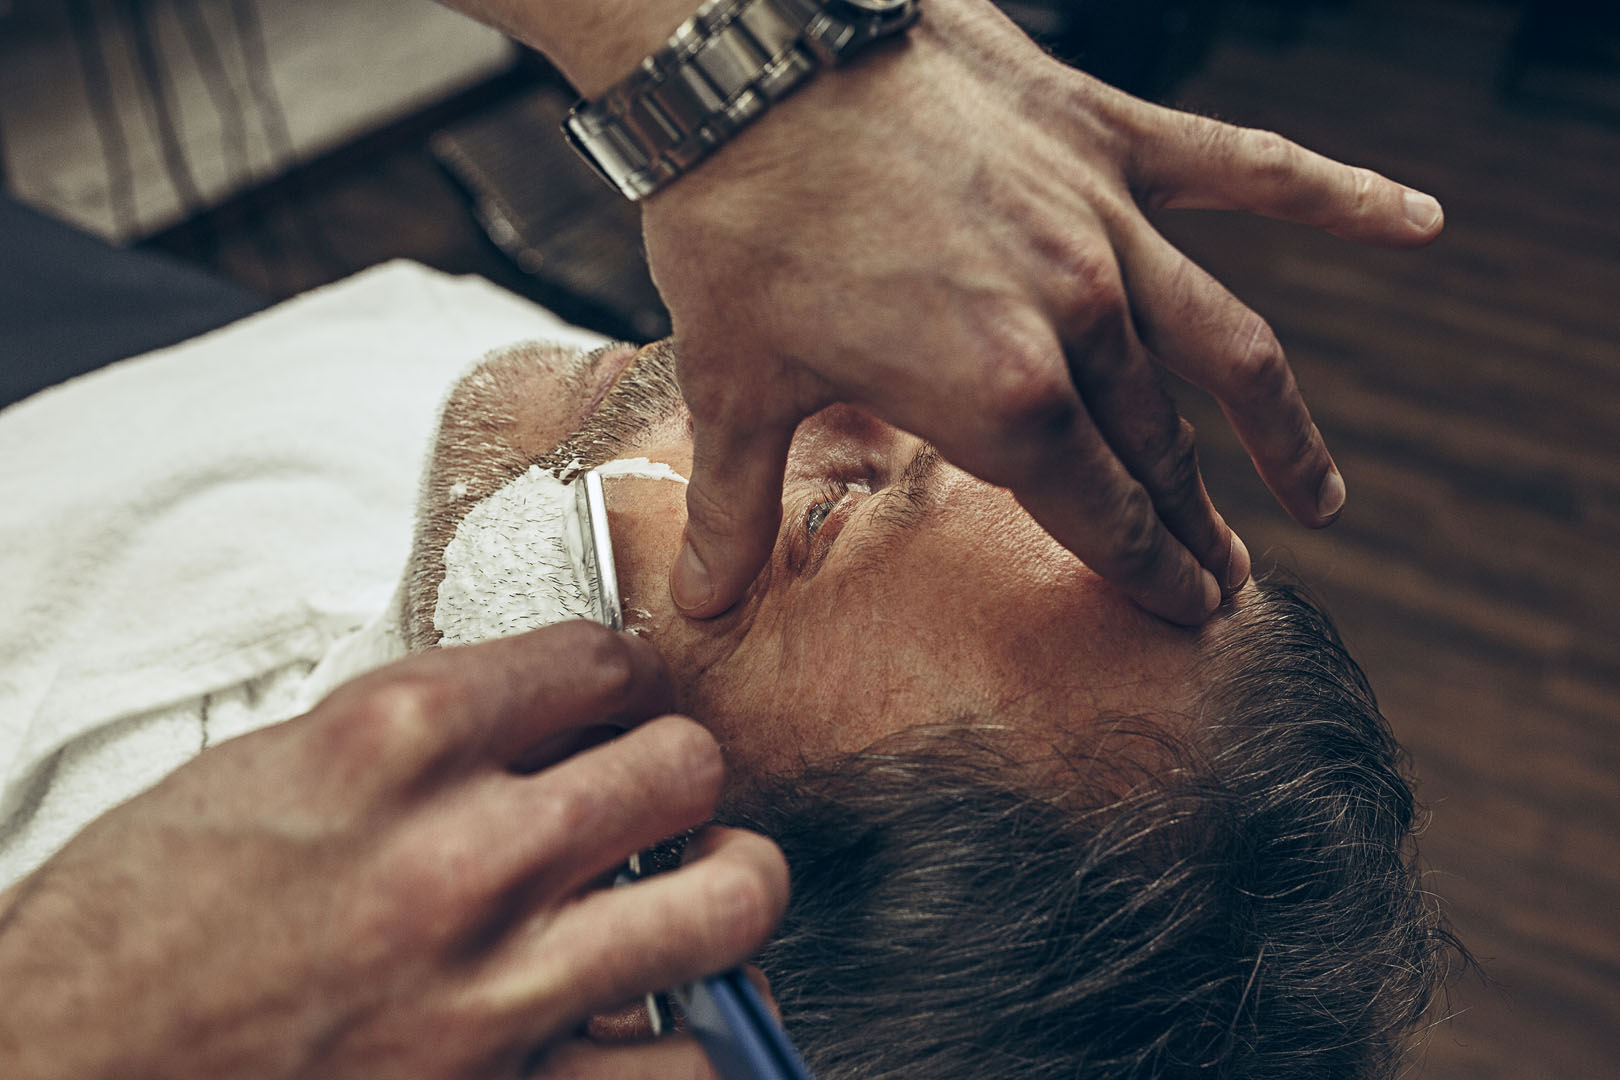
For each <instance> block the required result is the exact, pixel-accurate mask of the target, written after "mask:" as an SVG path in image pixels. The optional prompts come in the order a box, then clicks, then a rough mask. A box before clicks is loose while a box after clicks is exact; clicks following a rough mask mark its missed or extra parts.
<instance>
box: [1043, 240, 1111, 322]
mask: <svg viewBox="0 0 1620 1080" xmlns="http://www.w3.org/2000/svg"><path fill="white" fill-rule="evenodd" d="M1055 264H1056V265H1055V267H1054V269H1053V272H1052V278H1051V281H1050V283H1049V287H1050V288H1051V289H1052V290H1053V293H1054V295H1055V298H1056V301H1057V304H1058V306H1059V308H1060V310H1062V311H1065V312H1071V313H1079V312H1083V313H1085V314H1086V315H1087V316H1089V317H1090V318H1092V319H1093V320H1097V321H1106V320H1110V319H1113V318H1115V317H1117V316H1119V315H1121V314H1123V313H1124V312H1125V310H1126V303H1127V301H1126V296H1125V285H1124V282H1123V281H1122V280H1121V278H1120V275H1119V270H1118V267H1117V265H1116V264H1115V262H1114V258H1113V253H1112V252H1111V251H1110V250H1108V249H1107V248H1106V247H1105V246H1102V245H1100V244H1098V243H1096V242H1089V243H1086V242H1076V243H1070V244H1065V245H1063V246H1062V247H1061V248H1060V249H1059V252H1058V255H1057V258H1056V260H1055Z"/></svg>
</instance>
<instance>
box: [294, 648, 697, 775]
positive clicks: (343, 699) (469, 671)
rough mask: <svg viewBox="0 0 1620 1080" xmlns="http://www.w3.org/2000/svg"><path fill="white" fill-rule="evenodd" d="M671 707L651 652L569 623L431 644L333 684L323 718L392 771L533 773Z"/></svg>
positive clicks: (669, 685) (666, 678) (662, 670)
mask: <svg viewBox="0 0 1620 1080" xmlns="http://www.w3.org/2000/svg"><path fill="white" fill-rule="evenodd" d="M674 707H675V689H674V682H673V680H672V679H671V678H670V675H669V671H668V669H667V668H666V667H665V665H664V661H663V659H662V658H661V657H660V656H659V655H658V652H657V650H656V649H654V648H653V647H652V646H651V645H649V644H647V643H646V642H645V641H642V640H640V639H639V638H637V637H636V636H635V635H633V634H622V633H615V632H614V631H612V630H609V629H607V628H606V627H604V626H599V625H597V624H595V623H590V622H567V623H558V624H555V625H553V626H547V627H542V628H541V629H539V630H533V631H530V632H528V633H524V634H516V635H513V636H511V637H505V638H498V639H496V640H493V641H486V642H482V643H480V644H477V645H463V646H455V647H452V648H444V649H433V650H431V651H429V652H425V653H421V654H418V655H416V656H413V657H410V658H408V659H406V660H402V661H400V662H399V663H396V664H391V665H389V666H388V667H385V668H381V669H379V670H377V671H374V672H371V673H370V674H368V675H364V676H362V677H360V678H359V679H356V680H354V681H353V682H351V683H348V684H346V685H344V686H342V687H339V688H338V689H337V690H335V691H333V693H332V694H331V696H330V697H328V698H327V699H326V701H324V702H322V703H321V705H319V706H318V707H317V708H316V710H315V713H313V714H311V715H312V717H315V716H321V717H324V718H325V720H326V722H327V723H328V724H329V725H330V728H331V731H332V736H333V740H335V741H336V742H337V743H338V744H339V745H338V746H334V747H331V749H333V750H341V746H342V744H343V743H345V742H359V743H360V744H361V750H362V751H363V752H364V754H365V756H367V757H368V758H370V759H371V760H373V761H374V762H375V763H376V764H377V765H378V767H379V768H381V769H384V770H385V771H386V769H387V768H388V767H389V766H392V767H393V768H394V771H395V773H396V775H398V774H399V773H404V774H407V775H410V774H416V773H420V772H421V771H423V770H426V769H429V768H431V767H434V766H435V765H438V764H441V763H443V762H445V761H446V760H462V761H480V762H484V763H487V764H493V765H496V766H498V767H502V768H521V769H524V770H532V769H537V768H541V767H544V766H545V765H547V764H550V763H551V762H553V761H556V760H559V759H561V758H562V757H566V756H568V754H569V753H570V752H571V751H572V750H573V749H577V748H579V747H580V746H582V745H584V744H585V743H587V742H588V741H589V736H590V733H591V732H592V730H593V729H594V730H597V731H602V730H609V731H611V730H623V729H626V728H629V727H633V726H635V725H636V724H639V723H641V722H642V721H644V720H648V719H651V718H653V717H655V716H660V715H663V714H664V713H667V712H670V711H672V710H673V709H674Z"/></svg>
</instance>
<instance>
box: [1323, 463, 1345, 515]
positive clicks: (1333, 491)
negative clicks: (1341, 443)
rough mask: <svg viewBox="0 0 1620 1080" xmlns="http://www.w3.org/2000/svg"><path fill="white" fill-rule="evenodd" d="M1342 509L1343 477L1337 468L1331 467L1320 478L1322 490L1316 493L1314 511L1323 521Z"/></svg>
mask: <svg viewBox="0 0 1620 1080" xmlns="http://www.w3.org/2000/svg"><path fill="white" fill-rule="evenodd" d="M1342 509H1344V477H1342V476H1340V475H1339V470H1337V469H1331V470H1329V471H1328V474H1327V476H1326V477H1324V478H1323V479H1322V490H1321V491H1319V492H1317V493H1316V512H1317V513H1318V514H1319V515H1321V517H1322V519H1323V520H1324V521H1326V520H1331V519H1332V517H1333V515H1335V514H1337V513H1338V512H1339V511H1340V510H1342Z"/></svg>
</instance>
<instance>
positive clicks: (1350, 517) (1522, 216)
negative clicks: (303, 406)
mask: <svg viewBox="0 0 1620 1080" xmlns="http://www.w3.org/2000/svg"><path fill="white" fill-rule="evenodd" d="M1004 6H1005V7H1006V8H1007V9H1008V10H1009V12H1010V13H1011V14H1012V15H1013V16H1014V17H1015V18H1017V19H1018V20H1019V21H1020V22H1021V23H1022V24H1023V25H1025V26H1026V28H1028V29H1029V30H1030V31H1031V32H1032V33H1034V34H1036V35H1037V36H1038V37H1039V38H1040V39H1041V40H1042V41H1043V42H1045V43H1046V44H1047V46H1048V47H1049V48H1051V49H1052V50H1053V51H1054V52H1055V53H1057V54H1058V55H1060V56H1063V57H1064V58H1066V59H1068V60H1071V61H1072V62H1074V63H1076V64H1078V65H1080V66H1082V67H1085V68H1087V69H1088V70H1090V71H1092V72H1094V73H1096V74H1098V75H1100V76H1102V77H1104V78H1107V79H1109V80H1110V81H1113V82H1115V83H1116V84H1118V85H1120V86H1123V87H1125V88H1126V89H1129V90H1131V91H1132V92H1134V93H1137V94H1140V95H1143V96H1145V97H1148V98H1151V99H1154V100H1159V101H1163V102H1166V103H1169V104H1175V105H1178V106H1181V107H1184V108H1190V109H1194V110H1197V111H1199V112H1203V113H1206V114H1209V115H1214V116H1217V117H1220V118H1222V119H1225V120H1230V121H1232V122H1234V123H1240V124H1245V125H1250V126H1258V127H1265V128H1271V129H1274V130H1277V131H1279V132H1282V133H1283V134H1285V135H1287V136H1289V137H1290V138H1293V139H1295V140H1297V141H1299V142H1302V143H1304V144H1305V145H1307V146H1309V147H1311V148H1313V149H1316V150H1318V151H1321V152H1323V153H1325V154H1328V155H1331V156H1333V157H1336V158H1339V159H1342V160H1346V161H1350V162H1354V163H1357V164H1361V165H1367V166H1370V167H1372V168H1375V169H1378V170H1379V171H1381V172H1384V173H1385V174H1387V175H1389V176H1392V177H1394V178H1396V179H1399V180H1401V181H1403V182H1405V183H1408V184H1411V185H1413V186H1415V187H1418V188H1421V189H1423V190H1425V191H1429V192H1432V193H1433V194H1435V195H1436V196H1438V197H1439V198H1440V199H1441V201H1442V202H1443V203H1444V204H1445V206H1446V211H1447V222H1448V224H1447V228H1446V232H1445V234H1444V236H1443V237H1442V238H1441V240H1440V241H1439V242H1438V243H1437V244H1436V245H1435V246H1434V247H1433V248H1431V249H1429V250H1427V251H1424V252H1421V253H1416V254H1413V253H1404V254H1403V253H1391V252H1383V251H1371V250H1364V249H1360V248H1356V247H1354V246H1352V245H1350V244H1347V243H1344V242H1342V241H1338V240H1336V239H1334V238H1332V237H1329V236H1324V235H1320V234H1317V233H1314V232H1312V231H1311V230H1308V229H1303V228H1299V227H1295V226H1287V225H1281V224H1277V223H1273V222H1265V221H1256V220H1252V219H1247V218H1241V217H1238V216H1236V215H1229V214H1217V213H1197V212H1182V213H1176V214H1165V215H1163V216H1162V219H1161V221H1160V224H1161V226H1162V228H1163V229H1164V231H1165V232H1166V234H1167V235H1168V236H1169V237H1170V238H1171V239H1172V240H1173V241H1174V242H1175V243H1176V244H1178V245H1179V246H1180V247H1181V248H1182V249H1183V250H1184V251H1186V252H1187V253H1188V254H1189V255H1190V256H1191V257H1193V258H1194V259H1195V260H1196V261H1198V262H1199V263H1201V264H1202V265H1203V266H1204V267H1206V268H1207V269H1209V270H1210V271H1211V272H1213V273H1214V274H1215V275H1216V276H1217V277H1219V278H1220V279H1221V280H1223V281H1224V282H1225V283H1226V284H1227V285H1228V286H1229V287H1230V288H1232V289H1233V291H1234V292H1236V293H1237V295H1238V296H1239V297H1241V298H1242V299H1244V300H1245V301H1246V302H1248V303H1249V304H1250V305H1251V306H1253V307H1255V308H1256V309H1257V310H1258V311H1260V312H1261V313H1262V314H1263V315H1265V316H1266V317H1267V318H1269V319H1270V320H1271V321H1272V323H1273V325H1274V327H1275V328H1276V330H1277V332H1278V335H1279V337H1280V338H1281V340H1282V341H1283V343H1284V345H1285V346H1286V347H1287V348H1288V349H1289V352H1290V356H1291V358H1292V360H1293V362H1294V365H1295V368H1296V371H1297V372H1298V375H1299V379H1300V382H1301V384H1302V386H1303V388H1304V390H1305V392H1306V395H1307V397H1308V398H1309V400H1310V401H1311V403H1312V406H1313V409H1314V411H1315V414H1316V416H1317V419H1318V422H1319V423H1320V425H1321V427H1322V429H1323V431H1324V433H1325V434H1326V436H1327V438H1328V441H1329V444H1330V446H1332V447H1333V449H1334V452H1335V455H1336V458H1337V460H1338V462H1339V464H1340V467H1341V468H1342V470H1343V472H1344V474H1345V476H1346V478H1347V481H1348V485H1349V490H1350V502H1349V504H1348V507H1347V509H1346V511H1345V513H1344V515H1343V517H1342V519H1341V520H1340V522H1339V523H1338V524H1337V525H1336V526H1335V527H1334V528H1332V529H1330V530H1327V531H1326V532H1324V533H1320V534H1312V533H1304V532H1302V531H1300V530H1298V529H1296V528H1294V527H1293V526H1291V525H1290V524H1289V523H1288V522H1287V520H1286V519H1285V518H1284V516H1283V515H1282V513H1281V511H1280V510H1278V509H1277V508H1276V506H1275V505H1274V504H1273V503H1272V502H1271V500H1270V497H1269V496H1268V495H1267V494H1266V492H1265V490H1264V488H1263V487H1261V486H1260V484H1259V482H1258V481H1257V479H1256V478H1255V477H1254V475H1253V471H1252V469H1251V468H1250V466H1249V464H1248V462H1247V459H1246V458H1245V457H1244V456H1243V454H1242V451H1241V449H1240V448H1239V447H1238V446H1237V445H1236V442H1235V440H1234V439H1233V438H1232V436H1231V434H1230V432H1229V431H1228V430H1227V428H1226V425H1225V423H1224V422H1223V421H1222V419H1221V418H1220V415H1219V412H1218V410H1216V409H1214V408H1213V407H1212V406H1211V405H1210V403H1209V402H1208V401H1207V400H1206V399H1204V398H1203V397H1202V396H1201V395H1199V394H1197V393H1196V392H1192V391H1186V392H1180V391H1178V396H1179V397H1180V398H1181V400H1182V402H1183V407H1184V409H1185V410H1186V412H1187V413H1188V415H1189V416H1191V417H1192V418H1193V420H1194V422H1195V423H1196V424H1197V426H1198V427H1199V430H1200V432H1201V435H1202V446H1203V456H1204V461H1205V465H1206V472H1207V474H1208V480H1209V486H1210V488H1211V491H1212V493H1213V495H1214V497H1215V500H1216V502H1217V504H1218V505H1219V506H1220V507H1221V508H1222V509H1223V511H1224V512H1225V513H1226V515H1227V517H1228V519H1229V520H1231V521H1232V522H1233V524H1234V525H1235V526H1236V527H1237V529H1238V530H1239V532H1241V533H1242V534H1243V535H1244V536H1245V537H1246V539H1247V540H1248V542H1249V546H1250V548H1251V549H1252V550H1253V551H1254V552H1255V553H1256V555H1257V557H1258V558H1257V562H1259V563H1261V564H1265V563H1267V562H1272V563H1279V564H1281V565H1283V566H1287V567H1291V568H1293V569H1294V570H1296V571H1297V572H1298V573H1299V574H1301V575H1302V576H1304V577H1305V578H1306V579H1307V580H1308V581H1310V582H1311V583H1312V584H1313V585H1315V586H1316V587H1317V589H1318V591H1319V593H1320V595H1321V596H1322V598H1323V599H1324V600H1325V601H1326V603H1327V606H1328V607H1329V609H1330V610H1331V611H1332V612H1333V613H1334V614H1336V616H1337V617H1338V618H1339V621H1340V623H1341V627H1342V629H1343V630H1344V633H1345V636H1346V637H1347V639H1348V640H1349V642H1350V644H1351V646H1352V649H1353V650H1354V651H1355V652H1356V653H1357V654H1358V655H1359V656H1360V658H1361V659H1362V661H1363V663H1364V664H1365V666H1366V667H1367V669H1368V671H1369V674H1370V675H1371V677H1372V680H1373V683H1374V685H1375V687H1377V688H1378V690H1379V692H1380V695H1381V698H1382V700H1383V702H1384V705H1385V709H1386V712H1387V714H1388V715H1389V717H1390V719H1391V721H1392V723H1393V724H1394V726H1395V728H1396V731H1397V734H1398V735H1399V736H1400V737H1401V739H1402V741H1403V742H1404V743H1405V744H1406V745H1407V746H1408V747H1409V748H1410V750H1411V753H1412V759H1413V768H1414V771H1415V773H1416V774H1417V776H1418V778H1419V781H1420V793H1421V796H1422V798H1423V800H1424V801H1425V802H1426V803H1427V804H1428V806H1429V807H1430V809H1431V811H1432V816H1433V823H1432V826H1431V828H1430V830H1429V832H1428V834H1427V836H1426V837H1425V840H1424V845H1423V851H1424V854H1425V856H1426V859H1427V862H1428V864H1429V865H1430V866H1431V867H1432V870H1433V876H1432V887H1433V889H1434V891H1435V892H1436V893H1437V894H1438V895H1439V896H1440V897H1441V898H1442V900H1443V902H1444V904H1445V906H1446V909H1447V911H1448V912H1449V914H1450V917H1451V919H1452V921H1453V923H1454V925H1455V928H1456V930H1457V932H1458V934H1459V936H1460V937H1461V938H1462V939H1463V941H1464V942H1465V943H1466V944H1467V945H1468V946H1469V947H1470V948H1471V949H1472V950H1473V951H1474V953H1475V954H1476V956H1477V957H1478V959H1479V960H1480V961H1481V964H1482V968H1483V976H1481V975H1478V974H1470V975H1465V976H1464V977H1462V978H1461V979H1460V980H1459V981H1458V982H1457V983H1456V984H1455V985H1454V987H1453V989H1452V994H1451V998H1450V1000H1449V1001H1448V1002H1446V1003H1444V1007H1443V1008H1442V1009H1441V1010H1440V1011H1439V1012H1437V1014H1436V1016H1435V1020H1436V1026H1435V1028H1434V1029H1433V1031H1432V1032H1431V1033H1430V1035H1429V1037H1428V1039H1427V1042H1426V1046H1425V1049H1424V1051H1423V1053H1422V1056H1421V1059H1420V1061H1419V1062H1418V1068H1417V1070H1416V1072H1415V1074H1414V1075H1416V1076H1419V1077H1423V1078H1442V1077H1445V1078H1491V1080H1497V1078H1500V1080H1507V1078H1514V1080H1533V1078H1554V1077H1557V1078H1570V1077H1582V1078H1584V1077H1592V1078H1608V1077H1615V1076H1620V615H1617V612H1620V569H1617V567H1620V544H1617V542H1616V539H1615V538H1616V535H1617V533H1620V209H1616V199H1617V197H1620V4H1617V3H1614V2H1613V0H1609V2H1602V3H1600V2H1596V0H1539V2H1521V3H1514V2H1507V0H1400V2H1394V0H1339V2H1328V0H1319V2H1312V0H1226V2H1218V0H1207V2H1201V3H1200V2H1172V0H1164V2H1149V0H1138V2H1133V3H1121V2H1102V0H1071V2H1063V0H1008V2H1006V3H1005V4H1004ZM570 103H571V95H570V93H569V91H568V89H567V87H566V86H565V84H563V82H562V81H561V80H560V79H559V78H558V77H557V75H556V74H555V72H553V71H552V70H551V69H550V68H549V66H548V65H546V64H545V62H544V61H543V60H541V59H540V58H538V57H536V56H534V55H533V54H531V53H528V52H525V51H523V50H520V49H517V48H515V47H514V46H512V45H511V44H510V43H508V42H506V41H504V40H502V39H501V38H500V37H499V36H498V35H495V34H493V33H491V32H489V31H487V30H484V29H483V28H481V27H478V26H476V25H474V24H472V23H470V22H468V21H466V20H464V19H462V18H461V17H459V16H457V15H455V14H452V13H450V12H447V11H445V10H443V9H441V8H438V7H436V6H434V5H433V4H432V3H430V2H428V0H324V2H322V3H320V4H310V3H299V2H296V0H0V165H3V173H0V183H3V187H4V195H3V197H0V211H3V212H0V274H3V272H4V268H5V264H6V262H7V261H8V260H11V259H15V258H17V253H18V252H19V251H20V250H21V245H22V244H24V243H31V242H33V238H34V237H36V236H37V235H39V230H46V231H51V230H56V229H58V228H64V227H71V229H72V230H73V233H72V234H71V236H72V238H73V239H72V240H71V241H70V242H72V243H77V242H83V243H86V244H92V245H100V244H111V245H115V246H118V247H120V248H125V249H130V250H134V251H139V252H143V253H146V254H147V255H149V256H151V257H152V258H151V261H150V263H149V265H151V266H153V267H163V268H167V269H166V270H164V271H162V272H164V273H167V272H170V271H173V272H177V273H178V272H183V273H186V274H192V273H194V272H196V273H198V274H199V275H200V274H207V275H209V276H210V277H211V278H212V279H213V280H215V281H216V282H218V283H219V289H220V290H222V291H221V293H220V295H221V297H222V298H223V299H221V301H220V302H221V303H224V304H226V306H229V305H236V306H237V307H238V308H239V309H240V310H244V311H245V310H252V309H253V308H255V307H258V306H263V305H264V304H268V303H270V302H273V301H275V300H278V299H281V298H285V297H287V296H291V295H294V294H296V293H299V292H302V291H304V290H306V289H309V288H312V287H314V286H318V285H321V284H324V283H326V282H329V281H333V280H336V279H338V278H340V277H343V276H346V275H348V274H350V273H353V272H354V271H356V270H359V269H362V268H364V267H367V266H370V265H373V264H375V263H377V262H380V261H383V260H386V259H390V258H395V257H406V258H412V259H416V260H419V261H421V262H423V263H426V264H428V265H430V266H434V267H438V268H440V269H443V270H446V271H450V272H454V273H476V274H481V275H483V276H484V277H487V278H489V279H491V280H493V281H495V282H497V283H499V284H501V285H503V286H505V287H507V288H509V289H512V290H513V291H516V292H519V293H522V294H524V295H527V296H529V297H531V298H533V299H536V300H538V301H540V302H541V303H544V304H546V305H547V306H550V307H552V308H553V309H554V310H557V311H558V312H559V313H561V314H563V315H564V316H565V317H567V318H570V319H572V320H574V321H576V322H579V323H582V324H584V325H588V326H592V327H595V328H597V329H600V330H602V331H604V332H606V333H609V334H613V335H616V336H619V337H625V338H630V339H650V338H652V337H655V336H658V335H660V334H662V333H663V332H664V330H665V329H666V327H667V320H666V316H665V315H664V312H663V309H662V308H661V306H660V305H659V303H658V299H657V296H656V294H655V293H654V292H653V290H652V286H651V283H650V281H649V280H648V278H647V275H646V270H645V267H644V265H643V264H642V261H641V251H640V240H639V235H638V232H637V228H636V215H635V212H634V211H633V210H632V209H631V208H630V207H628V206H627V205H624V204H621V203H620V202H619V201H618V200H617V198H616V197H615V196H613V195H612V194H611V193H610V192H609V191H608V190H607V188H606V187H605V186H602V185H600V183H599V182H598V181H597V180H596V179H595V178H594V176H593V175H592V174H591V173H590V172H589V171H588V170H586V169H585V167H584V166H582V165H580V164H579V163H578V162H577V161H576V160H575V159H574V158H573V157H572V155H571V154H570V152H569V151H567V149H566V148H565V146H564V144H563V142H562V139H561V137H560V136H559V134H558V131H557V125H558V123H559V121H560V119H561V117H562V115H563V114H564V113H565V112H566V110H567V107H568V105H569V104H570ZM51 235H53V236H55V237H57V238H58V239H60V237H61V234H59V233H55V232H52V233H51ZM86 250H88V249H86ZM155 272H157V271H154V273H155ZM8 295H11V296H13V297H15V296H17V295H19V294H17V293H16V292H12V293H9V294H8ZM13 302H19V301H15V300H14V301H13ZM199 303H201V302H200V301H199ZM199 310H200V309H199ZM13 314H15V313H13ZM162 343H165V342H162V341H157V342H154V344H162ZM115 358H116V356H112V355H108V356H105V357H96V356H94V355H93V350H87V351H85V352H84V353H83V355H82V356H81V357H79V359H78V361H77V367H76V368H74V369H73V370H84V369H86V368H87V367H90V366H94V365H95V364H96V363H99V362H103V361H104V360H111V359H115ZM71 373H72V371H71V370H63V371H61V372H60V373H58V374H56V375H54V376H53V375H51V374H50V373H46V372H40V371H32V370H31V371H27V372H24V371H23V370H22V365H20V364H13V363H12V361H11V359H10V358H6V357H4V356H0V378H3V379H10V383H9V384H8V386H7V388H8V389H9V390H10V396H9V397H0V404H4V402H5V401H6V400H10V398H11V397H15V396H20V395H21V394H22V393H24V392H27V391H28V390H31V389H35V388H37V387H38V386H42V385H45V384H46V382H48V381H49V380H50V379H51V378H53V377H56V378H59V377H62V376H63V375H65V374H71ZM29 380H33V381H32V382H30V381H29Z"/></svg>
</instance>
